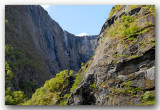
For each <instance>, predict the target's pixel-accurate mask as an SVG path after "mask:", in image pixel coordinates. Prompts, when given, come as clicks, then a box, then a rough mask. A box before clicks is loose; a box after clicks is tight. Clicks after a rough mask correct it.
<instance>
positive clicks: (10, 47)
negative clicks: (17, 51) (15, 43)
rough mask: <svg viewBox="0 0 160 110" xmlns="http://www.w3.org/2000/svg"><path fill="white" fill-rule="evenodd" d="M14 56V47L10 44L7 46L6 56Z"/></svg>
mask: <svg viewBox="0 0 160 110" xmlns="http://www.w3.org/2000/svg"><path fill="white" fill-rule="evenodd" d="M12 54H13V47H12V46H11V45H9V44H6V45H5V56H10V55H12Z"/></svg>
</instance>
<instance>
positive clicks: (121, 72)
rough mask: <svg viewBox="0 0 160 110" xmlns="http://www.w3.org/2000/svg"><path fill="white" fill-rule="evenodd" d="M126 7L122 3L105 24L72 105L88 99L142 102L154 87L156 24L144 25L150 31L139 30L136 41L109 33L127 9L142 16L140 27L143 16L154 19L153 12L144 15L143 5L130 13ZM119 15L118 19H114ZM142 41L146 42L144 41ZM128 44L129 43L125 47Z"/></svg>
mask: <svg viewBox="0 0 160 110" xmlns="http://www.w3.org/2000/svg"><path fill="white" fill-rule="evenodd" d="M126 7H127V6H123V7H122V10H119V11H118V12H117V14H115V15H114V14H113V17H112V18H110V19H109V20H107V21H106V23H105V24H104V26H103V27H102V31H101V33H100V35H99V37H98V39H99V41H98V42H99V45H98V47H97V49H96V52H95V55H94V58H93V59H92V60H91V61H90V62H92V63H91V64H90V65H89V66H88V68H87V69H86V71H85V72H84V73H82V74H84V77H83V80H82V81H81V83H80V85H79V86H78V87H77V89H75V91H74V92H73V93H72V95H71V97H70V99H69V101H68V104H69V105H74V104H78V105H79V104H88V103H84V102H88V101H90V102H89V104H93V105H134V104H141V103H142V100H141V96H142V95H143V94H144V92H145V91H152V92H153V91H154V90H155V80H154V75H155V46H154V45H153V44H154V43H152V41H154V39H155V32H154V30H155V27H154V25H153V26H152V28H150V27H149V28H148V27H145V28H146V29H149V31H146V32H144V33H140V34H137V35H136V37H135V38H136V42H134V43H132V41H130V43H129V44H128V43H127V42H125V40H124V42H121V38H117V37H114V36H106V33H107V32H108V31H109V30H107V29H109V28H110V26H111V25H112V26H113V27H114V23H115V22H116V20H118V19H119V18H120V15H121V14H122V13H123V12H124V11H125V13H126V15H128V16H130V15H132V16H136V17H137V18H138V16H141V18H140V19H138V20H137V22H138V25H139V26H141V27H143V25H144V24H145V22H142V23H140V21H142V19H146V18H147V20H148V22H149V23H153V22H152V21H154V19H150V18H154V15H150V14H148V16H150V17H147V15H145V14H144V15H143V14H142V12H143V8H137V9H133V10H130V11H128V13H127V12H126V10H124V9H126ZM116 16H117V19H115V18H116ZM151 16H152V17H151ZM147 20H143V21H147ZM117 22H118V21H117ZM120 22H121V21H120ZM130 25H132V23H131V24H130ZM101 39H103V42H102V41H101ZM142 42H143V43H145V44H146V45H141V43H142ZM125 45H127V46H126V47H125ZM93 83H96V87H95V88H94V89H93V88H90V85H91V84H93ZM86 89H87V90H88V91H87V90H86ZM79 91H81V92H79ZM75 95H76V96H77V95H80V96H81V97H82V98H79V99H77V98H76V99H75V98H74V97H75ZM80 96H79V97H80ZM87 96H88V97H87ZM89 96H91V97H89ZM89 99H92V100H89ZM75 102H79V103H75Z"/></svg>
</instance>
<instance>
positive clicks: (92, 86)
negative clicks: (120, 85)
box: [89, 80, 97, 89]
mask: <svg viewBox="0 0 160 110" xmlns="http://www.w3.org/2000/svg"><path fill="white" fill-rule="evenodd" d="M96 87H97V84H96V80H95V81H94V83H93V84H90V85H89V88H90V89H95V88H96Z"/></svg>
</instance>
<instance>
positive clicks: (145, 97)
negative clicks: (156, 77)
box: [141, 91, 154, 101]
mask: <svg viewBox="0 0 160 110" xmlns="http://www.w3.org/2000/svg"><path fill="white" fill-rule="evenodd" d="M141 99H142V100H143V101H153V100H154V95H153V93H151V92H150V91H147V92H145V93H144V94H143V95H142V96H141Z"/></svg>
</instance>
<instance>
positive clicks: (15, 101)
mask: <svg viewBox="0 0 160 110" xmlns="http://www.w3.org/2000/svg"><path fill="white" fill-rule="evenodd" d="M26 100H27V98H26V96H25V95H24V93H23V92H22V91H11V88H10V87H8V88H7V89H6V91H5V104H6V105H19V104H21V103H23V102H25V101H26Z"/></svg>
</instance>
